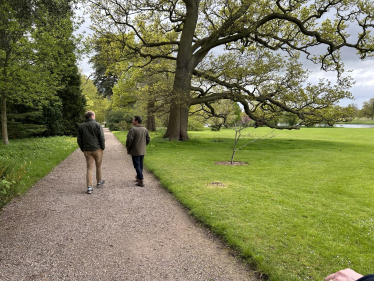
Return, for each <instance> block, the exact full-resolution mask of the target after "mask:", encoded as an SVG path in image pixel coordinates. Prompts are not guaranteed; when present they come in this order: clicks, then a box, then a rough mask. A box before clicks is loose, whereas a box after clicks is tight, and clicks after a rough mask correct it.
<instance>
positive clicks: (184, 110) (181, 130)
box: [164, 91, 190, 141]
mask: <svg viewBox="0 0 374 281" xmlns="http://www.w3.org/2000/svg"><path fill="white" fill-rule="evenodd" d="M189 98H190V92H189V91H188V92H187V93H186V92H185V93H179V94H175V91H174V97H173V99H172V102H171V105H170V114H169V124H168V128H167V131H166V133H165V135H164V138H168V139H169V140H179V141H185V140H188V134H187V125H188V111H189V109H190V104H189Z"/></svg>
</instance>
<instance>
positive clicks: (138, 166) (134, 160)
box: [131, 155, 144, 180]
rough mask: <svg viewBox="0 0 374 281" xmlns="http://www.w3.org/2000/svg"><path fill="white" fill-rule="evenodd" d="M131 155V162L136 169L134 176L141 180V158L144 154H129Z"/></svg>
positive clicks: (142, 158)
mask: <svg viewBox="0 0 374 281" xmlns="http://www.w3.org/2000/svg"><path fill="white" fill-rule="evenodd" d="M131 157H132V163H133V164H134V168H135V171H136V176H137V177H138V179H139V180H143V179H144V178H143V160H144V155H140V156H131Z"/></svg>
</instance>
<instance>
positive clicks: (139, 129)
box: [126, 124, 151, 156]
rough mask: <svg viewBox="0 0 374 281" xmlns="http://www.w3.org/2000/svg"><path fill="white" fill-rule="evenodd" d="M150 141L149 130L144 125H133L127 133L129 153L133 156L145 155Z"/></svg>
mask: <svg viewBox="0 0 374 281" xmlns="http://www.w3.org/2000/svg"><path fill="white" fill-rule="evenodd" d="M150 141H151V138H150V137H149V133H148V130H147V129H146V128H145V127H144V126H143V125H141V124H138V125H135V126H133V127H132V128H131V129H130V130H129V132H128V133H127V138H126V147H127V153H128V154H130V155H131V156H141V155H145V151H146V146H147V145H148V144H149V142H150Z"/></svg>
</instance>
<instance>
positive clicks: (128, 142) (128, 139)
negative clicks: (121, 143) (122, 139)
mask: <svg viewBox="0 0 374 281" xmlns="http://www.w3.org/2000/svg"><path fill="white" fill-rule="evenodd" d="M132 131H133V130H132V128H131V129H130V130H129V132H128V133H127V137H126V148H127V153H129V151H130V147H131V144H132V141H133V140H134V136H133V132H132Z"/></svg>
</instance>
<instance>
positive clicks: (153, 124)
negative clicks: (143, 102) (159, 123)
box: [146, 102, 156, 132]
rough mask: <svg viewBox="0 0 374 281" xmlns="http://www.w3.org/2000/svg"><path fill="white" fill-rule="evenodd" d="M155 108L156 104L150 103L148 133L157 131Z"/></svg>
mask: <svg viewBox="0 0 374 281" xmlns="http://www.w3.org/2000/svg"><path fill="white" fill-rule="evenodd" d="M153 107H154V103H153V102H149V103H148V108H147V111H148V112H147V126H146V127H147V129H148V131H152V132H155V131H156V118H155V116H154V114H153Z"/></svg>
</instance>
